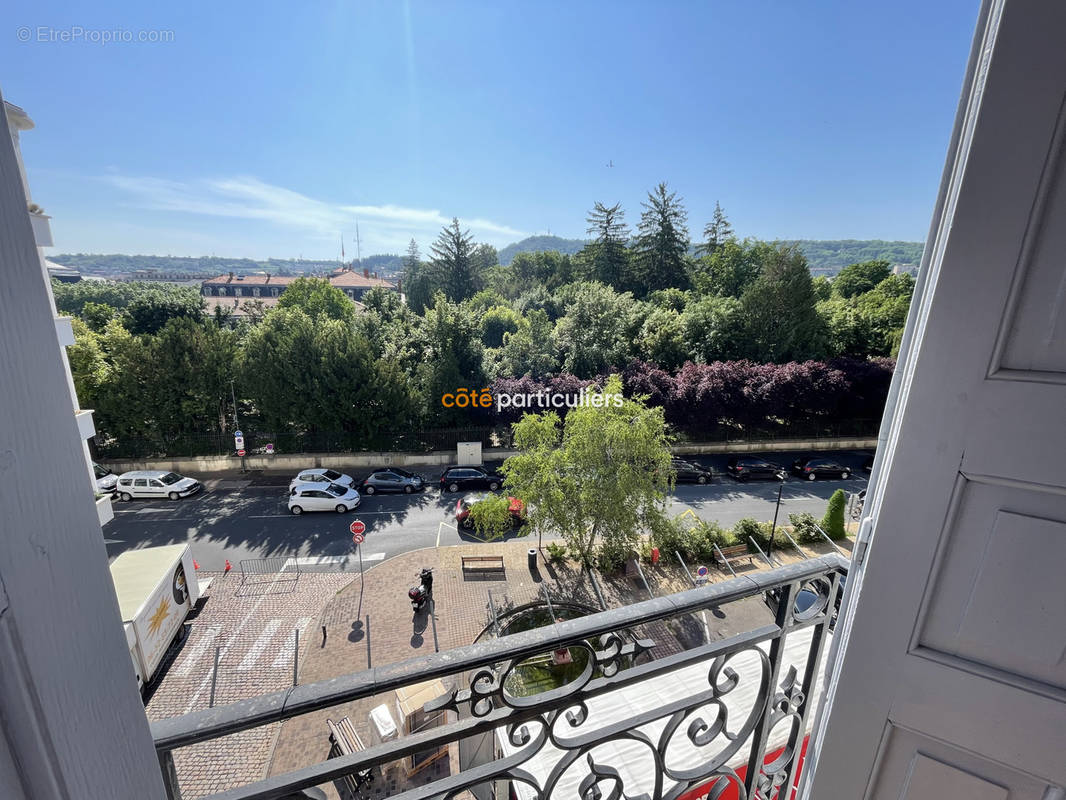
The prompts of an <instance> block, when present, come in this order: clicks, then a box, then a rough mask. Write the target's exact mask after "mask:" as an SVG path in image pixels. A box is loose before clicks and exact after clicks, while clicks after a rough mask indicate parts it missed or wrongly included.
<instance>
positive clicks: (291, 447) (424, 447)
mask: <svg viewBox="0 0 1066 800" xmlns="http://www.w3.org/2000/svg"><path fill="white" fill-rule="evenodd" d="M242 432H243V433H244V443H245V444H244V449H245V451H246V452H247V453H248V454H249V455H260V454H263V453H267V452H270V451H271V450H272V452H274V453H279V454H282V453H284V454H293V453H367V452H415V453H421V452H430V451H433V450H454V449H455V446H456V444H457V443H458V442H481V443H482V446H483V447H486V448H489V447H509V446H510V444H511V431H510V429H509V428H506V427H478V428H428V429H420V430H413V431H394V432H385V433H378V434H375V435H374V436H365V435H362V434H359V433H352V432H348V431H301V432H295V431H281V432H278V431H256V430H254V429H253V430H250V429H247V428H246V429H245V430H243V431H242ZM90 445H91V448H92V453H93V456H94V457H95V458H97V459H141V458H182V457H195V456H227V455H235V454H236V450H235V448H234V441H233V433H232V431H230V432H225V433H218V432H212V433H201V432H193V433H182V434H178V435H174V436H171V437H166V438H163V437H160V438H158V439H148V438H138V437H124V438H121V439H118V438H111V437H106V436H100V435H98V436H96V437H94V438H93V439H92V440H90ZM268 448H270V449H269V450H268Z"/></svg>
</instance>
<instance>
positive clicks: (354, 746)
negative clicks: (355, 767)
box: [326, 717, 374, 800]
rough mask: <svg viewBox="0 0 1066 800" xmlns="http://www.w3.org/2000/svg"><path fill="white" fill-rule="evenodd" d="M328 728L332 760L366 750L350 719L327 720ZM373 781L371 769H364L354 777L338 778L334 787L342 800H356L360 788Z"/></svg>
mask: <svg viewBox="0 0 1066 800" xmlns="http://www.w3.org/2000/svg"><path fill="white" fill-rule="evenodd" d="M326 727H327V728H329V744H330V748H329V757H330V758H337V757H338V756H350V755H354V754H355V753H359V752H362V751H363V750H365V749H366V747H365V746H364V745H363V740H362V739H360V738H359V733H358V732H357V731H356V730H355V726H354V725H352V721H351V720H350V719H348V717H344V718H343V719H341V720H340V721H339V722H334V721H333V720H331V719H327V720H326ZM372 780H374V774H373V773H372V772H371V771H370V770H369V769H363V770H359V771H358V772H356V773H355V774H354V775H345V776H343V777H341V778H338V779H337V780H335V781H334V782H333V785H334V786H335V787H336V789H337V793H338V794H339V795H340V796H341V800H355V799H356V798H357V797H358V796H359V790H360V788H362V786H363V785H364V784H367V783H370V782H371V781H372Z"/></svg>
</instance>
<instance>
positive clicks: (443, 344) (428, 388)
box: [418, 293, 486, 425]
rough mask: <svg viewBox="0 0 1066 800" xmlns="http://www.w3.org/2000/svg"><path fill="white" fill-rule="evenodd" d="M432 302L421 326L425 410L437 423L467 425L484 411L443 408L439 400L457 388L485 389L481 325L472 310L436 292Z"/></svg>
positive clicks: (420, 372) (477, 418)
mask: <svg viewBox="0 0 1066 800" xmlns="http://www.w3.org/2000/svg"><path fill="white" fill-rule="evenodd" d="M434 300H435V302H434V305H433V308H431V309H429V310H427V311H426V316H425V320H424V323H423V330H424V336H425V351H424V357H423V363H422V364H421V365H420V366H419V368H418V380H419V385H420V387H421V390H422V396H423V397H424V398H425V402H426V411H427V413H428V414H429V416H430V418H431V419H433V420H434V421H435V422H437V423H439V424H456V425H461V424H470V423H472V422H476V421H479V419H480V417H482V416H484V414H485V413H486V412H485V411H481V412H478V411H477V410H475V409H471V408H445V407H444V406H443V405H442V404H441V398H442V397H443V396H444V395H445V394H447V393H454V392H455V390H456V389H460V388H465V389H472V390H477V389H481V388H483V387H484V386H485V383H486V378H485V372H484V368H483V358H484V347H483V346H482V344H481V326H480V325H479V323H478V319H477V316H476V315H475V314H474V313H473V312H472V311H470V310H469V309H468V308H465V307H464V306H462V305H459V304H457V303H451V302H449V301H448V300H447V299H446V298H445V297H444V295H443V294H441V293H438V294H437V295H436V297H435V298H434Z"/></svg>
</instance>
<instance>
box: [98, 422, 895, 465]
mask: <svg viewBox="0 0 1066 800" xmlns="http://www.w3.org/2000/svg"><path fill="white" fill-rule="evenodd" d="M880 422H881V421H880V420H869V419H857V420H837V421H828V420H803V421H798V422H789V423H782V424H778V425H761V426H755V425H749V426H743V427H741V426H736V425H723V424H707V425H700V426H698V427H691V428H685V429H682V430H680V431H678V434H679V439H678V441H679V443H682V444H684V443H694V442H701V443H703V442H706V443H710V444H715V443H729V442H772V441H781V440H788V439H823V438H859V437H861V438H869V437H874V436H876V435H877V431H878V427H879V426H880ZM244 441H245V450H246V452H247V453H248V454H249V455H260V454H263V453H266V452H267V447H268V445H270V446H272V447H273V452H275V453H279V454H282V453H284V454H293V453H367V452H386V453H387V452H414V453H425V452H430V451H433V450H454V449H455V446H456V444H457V443H458V442H481V444H482V446H483V447H485V448H492V447H502V448H507V447H510V446H511V442H512V432H511V429H510V427H509V426H484V427H469V428H424V429H418V430H413V431H392V432H384V433H378V434H375V435H374V436H369V437H368V436H365V435H362V434H358V433H351V432H347V431H332V432H331V431H302V432H294V431H281V432H278V431H257V430H255V429H250V430H249V429H245V430H244ZM90 444H91V448H92V453H93V456H94V457H95V458H97V459H142V458H182V457H195V456H225V455H235V453H236V451H235V449H234V447H233V433H232V431H228V432H217V431H216V432H209V433H203V432H190V433H180V434H175V435H173V436H169V437H160V438H154V439H147V438H136V437H125V438H121V439H116V438H109V437H106V436H101V435H98V436H96V437H94V438H93V439H91V440H90Z"/></svg>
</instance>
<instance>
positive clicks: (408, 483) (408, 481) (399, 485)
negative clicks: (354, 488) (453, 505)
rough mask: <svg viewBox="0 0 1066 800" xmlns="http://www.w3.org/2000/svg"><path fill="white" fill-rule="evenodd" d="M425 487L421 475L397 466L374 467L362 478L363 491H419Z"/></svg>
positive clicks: (369, 492)
mask: <svg viewBox="0 0 1066 800" xmlns="http://www.w3.org/2000/svg"><path fill="white" fill-rule="evenodd" d="M425 488H426V480H425V478H423V477H422V476H421V475H416V474H415V473H413V472H408V471H407V470H405V469H400V468H399V467H383V468H381V469H376V470H374V471H373V472H371V473H370V474H369V475H367V476H366V477H365V478H364V479H363V486H362V489H363V492H365V493H366V494H375V493H376V492H405V493H407V494H411V492H421V491H422V490H423V489H425Z"/></svg>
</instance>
